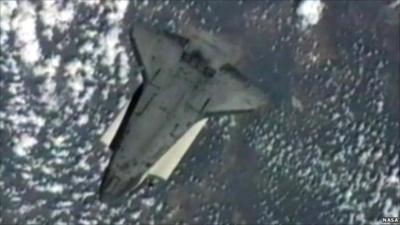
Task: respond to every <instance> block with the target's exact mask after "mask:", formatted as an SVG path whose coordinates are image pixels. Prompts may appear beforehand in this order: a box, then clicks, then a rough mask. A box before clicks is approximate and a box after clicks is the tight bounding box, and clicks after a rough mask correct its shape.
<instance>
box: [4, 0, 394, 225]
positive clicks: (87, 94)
mask: <svg viewBox="0 0 400 225" xmlns="http://www.w3.org/2000/svg"><path fill="white" fill-rule="evenodd" d="M399 10H400V1H398V0H385V1H372V0H371V1H357V2H356V1H322V0H321V1H318V0H315V1H309V0H307V1H218V0H212V1H155V0H154V1H147V0H145V1H123V0H119V1H97V0H82V1H24V0H22V1H9V0H7V1H1V2H0V19H1V20H0V28H1V29H0V32H1V33H0V34H1V35H0V44H1V49H0V50H1V54H0V224H60V225H61V224H83V225H85V224H88V225H93V224H135V223H138V224H139V223H140V224H143V223H144V224H311V223H312V224H380V223H381V217H383V216H397V217H399V212H400V190H399V187H400V166H399V165H400V163H399V155H400V142H399V140H400V139H399V121H400V118H399V115H400V112H399V111H400V106H399V94H400V93H399V63H400V54H399V43H400V40H399V32H400V31H399V16H398V15H399ZM137 22H141V23H146V24H149V25H154V26H159V27H164V28H166V29H170V30H176V31H179V30H180V29H181V28H182V26H185V25H187V24H189V25H191V26H194V27H197V28H199V29H202V30H206V31H210V32H214V33H216V34H218V35H222V36H224V37H226V38H227V39H231V40H233V41H235V42H237V43H239V44H240V46H241V47H242V48H243V49H244V51H243V52H244V53H243V56H242V58H241V60H240V62H239V64H238V65H237V66H238V68H239V69H240V70H241V71H242V72H243V73H244V74H245V75H246V76H248V77H249V79H251V80H252V81H253V82H256V83H257V84H258V85H259V86H261V87H262V88H263V91H264V92H265V93H267V94H268V95H269V96H270V100H271V104H270V105H269V106H268V107H267V108H265V109H262V110H259V111H257V112H254V113H251V114H247V115H241V116H223V117H215V118H212V119H211V120H210V121H209V123H208V125H207V127H206V129H205V130H204V131H202V133H201V135H200V137H199V138H198V139H197V140H196V141H195V143H194V144H193V146H192V148H191V150H190V151H189V153H188V154H187V155H186V156H185V157H184V159H183V162H182V163H181V164H180V165H179V166H178V168H177V170H176V171H175V172H174V173H173V175H172V178H171V179H170V180H169V181H167V182H159V183H157V184H156V185H154V186H148V187H147V186H145V187H143V188H141V189H140V190H139V191H137V192H135V193H129V194H127V195H126V196H124V197H123V198H122V200H120V201H117V202H114V203H112V204H111V203H104V202H101V201H99V198H98V192H97V191H98V188H99V185H100V182H101V178H102V173H103V171H104V169H105V167H106V166H107V163H108V160H109V159H110V156H111V152H110V151H109V150H108V149H107V148H106V147H104V146H103V145H101V144H100V143H99V138H100V136H101V135H102V134H103V132H104V131H105V129H106V127H107V126H108V125H109V124H110V123H111V120H112V118H114V117H115V116H116V114H117V113H118V111H119V110H120V109H122V107H123V105H124V104H125V103H126V102H127V101H128V99H129V97H130V96H131V95H132V93H133V91H134V88H133V87H135V85H136V83H137V78H138V76H139V70H138V67H137V63H136V62H135V59H134V57H133V54H132V52H131V50H130V46H129V38H128V35H127V34H128V31H129V29H130V27H131V26H132V25H133V24H135V23H137Z"/></svg>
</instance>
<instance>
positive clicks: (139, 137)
mask: <svg viewBox="0 0 400 225" xmlns="http://www.w3.org/2000/svg"><path fill="white" fill-rule="evenodd" d="M129 35H130V40H131V45H132V50H133V52H134V56H135V58H136V61H137V62H138V64H139V66H140V68H141V69H142V71H141V72H142V75H143V82H142V83H141V85H140V86H139V87H138V88H137V90H136V91H135V92H134V94H133V96H132V98H131V100H130V102H129V103H128V104H127V105H126V106H125V107H123V109H122V111H121V112H120V113H119V114H118V115H117V116H116V118H115V120H114V121H113V122H112V124H111V125H110V127H109V128H108V129H107V131H106V132H105V133H104V135H103V136H102V137H101V141H102V142H103V143H104V144H105V145H106V146H108V147H109V148H110V149H111V150H112V151H113V154H112V157H111V159H110V162H109V165H108V167H107V168H106V170H105V173H104V175H103V180H102V183H101V186H100V190H99V192H100V193H99V194H100V199H101V200H103V201H107V199H115V198H119V197H121V196H123V195H125V194H126V193H128V192H130V191H133V190H135V189H137V188H138V187H139V186H140V185H141V184H142V183H143V182H144V181H146V180H147V179H149V178H151V177H152V176H153V177H157V178H159V179H161V180H167V179H168V178H169V177H170V176H171V174H172V172H173V171H174V169H175V168H176V166H177V165H178V164H179V162H180V161H181V159H182V157H183V156H184V154H185V153H186V152H187V151H188V149H190V146H191V144H192V143H193V141H194V140H195V139H196V137H197V136H198V135H199V133H200V131H201V130H202V129H203V127H204V126H205V125H206V123H207V120H208V119H209V117H210V116H214V115H227V114H228V115H229V114H235V113H246V112H250V111H253V110H256V109H259V108H261V107H263V106H266V105H267V104H268V97H267V95H266V94H265V93H263V92H262V91H261V90H260V89H259V88H257V87H256V86H255V85H253V84H251V83H250V81H249V80H248V79H247V78H246V76H244V75H243V74H242V73H240V72H239V70H238V69H236V68H235V64H236V63H237V62H238V60H239V58H240V57H241V52H240V49H239V47H238V45H234V44H231V43H228V42H227V41H225V40H223V39H221V38H219V37H216V36H213V35H212V34H210V33H207V32H204V31H198V30H194V29H187V30H186V31H184V34H183V35H179V34H176V33H171V32H168V31H164V30H160V29H155V28H152V27H147V26H145V25H142V24H138V25H135V26H134V27H133V28H132V29H131V31H130V34H129Z"/></svg>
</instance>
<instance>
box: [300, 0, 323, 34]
mask: <svg viewBox="0 0 400 225" xmlns="http://www.w3.org/2000/svg"><path fill="white" fill-rule="evenodd" d="M324 7H325V5H324V4H323V3H322V2H321V1H320V0H304V1H302V2H301V3H300V5H299V7H298V8H297V11H296V12H297V15H298V16H299V17H300V18H301V22H300V26H301V28H302V29H306V28H308V27H310V26H313V25H316V24H317V23H318V22H319V20H320V19H321V17H322V12H323V9H324Z"/></svg>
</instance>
